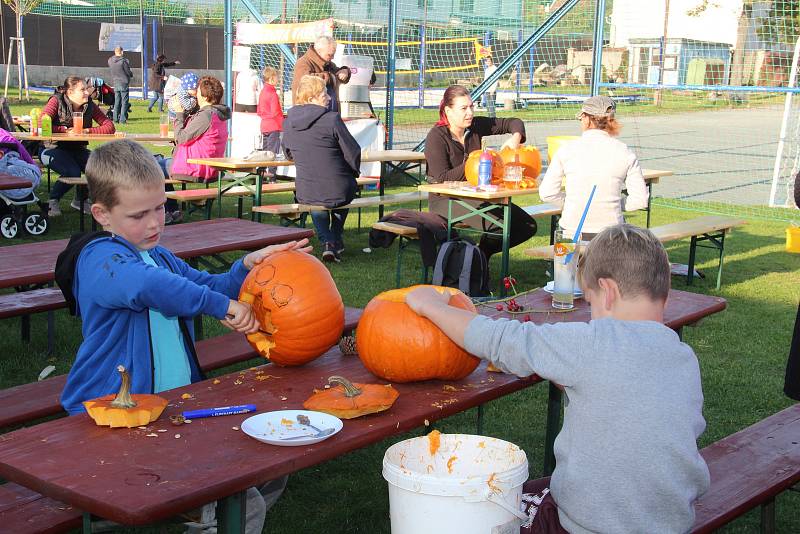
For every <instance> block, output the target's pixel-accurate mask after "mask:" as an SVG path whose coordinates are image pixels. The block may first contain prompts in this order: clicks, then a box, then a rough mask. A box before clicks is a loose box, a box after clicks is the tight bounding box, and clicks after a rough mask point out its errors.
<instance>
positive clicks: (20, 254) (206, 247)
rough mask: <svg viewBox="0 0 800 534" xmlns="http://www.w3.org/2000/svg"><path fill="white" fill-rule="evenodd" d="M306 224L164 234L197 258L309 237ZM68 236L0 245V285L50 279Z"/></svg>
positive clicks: (234, 225) (239, 223)
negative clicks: (35, 241) (291, 226)
mask: <svg viewBox="0 0 800 534" xmlns="http://www.w3.org/2000/svg"><path fill="white" fill-rule="evenodd" d="M313 234H314V232H313V231H311V230H309V229H306V228H284V227H282V226H275V225H270V224H262V223H257V222H253V221H246V220H243V219H235V218H228V219H212V220H209V221H197V222H190V223H184V224H176V225H172V226H167V227H166V228H165V229H164V235H163V237H162V238H161V245H163V246H165V247H166V248H168V249H169V250H171V251H172V252H173V253H175V254H176V255H177V256H178V257H181V258H184V259H186V258H195V257H198V256H207V255H210V254H219V253H221V252H229V251H232V250H255V249H258V248H261V247H265V246H267V245H274V244H276V243H284V242H286V241H291V240H294V239H302V238H304V237H310V236H312V235H313ZM67 243H68V240H67V239H57V240H53V241H42V242H39V243H26V244H23V245H12V246H7V247H0V288H3V287H13V286H21V285H28V284H44V283H47V282H51V281H52V280H53V277H54V276H55V267H56V258H57V257H58V254H59V253H60V252H61V251H62V250H64V247H65V246H66V245H67Z"/></svg>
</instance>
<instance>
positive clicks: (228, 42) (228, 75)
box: [219, 0, 233, 207]
mask: <svg viewBox="0 0 800 534" xmlns="http://www.w3.org/2000/svg"><path fill="white" fill-rule="evenodd" d="M224 11H225V28H224V30H223V37H222V38H223V40H224V41H225V105H226V106H228V109H233V72H232V71H231V69H232V68H233V1H232V0H225V9H224ZM230 153H231V142H230V140H229V141H228V142H227V143H225V155H226V156H228V155H230ZM219 202H220V207H222V206H221V204H222V199H221V198H220V199H219Z"/></svg>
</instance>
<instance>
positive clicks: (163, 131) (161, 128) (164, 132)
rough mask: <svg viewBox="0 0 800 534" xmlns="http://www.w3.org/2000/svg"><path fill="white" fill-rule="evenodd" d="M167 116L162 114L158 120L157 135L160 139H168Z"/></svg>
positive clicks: (168, 126)
mask: <svg viewBox="0 0 800 534" xmlns="http://www.w3.org/2000/svg"><path fill="white" fill-rule="evenodd" d="M169 130H170V123H169V115H167V114H166V113H162V114H161V116H160V117H159V120H158V133H159V135H160V136H161V137H169Z"/></svg>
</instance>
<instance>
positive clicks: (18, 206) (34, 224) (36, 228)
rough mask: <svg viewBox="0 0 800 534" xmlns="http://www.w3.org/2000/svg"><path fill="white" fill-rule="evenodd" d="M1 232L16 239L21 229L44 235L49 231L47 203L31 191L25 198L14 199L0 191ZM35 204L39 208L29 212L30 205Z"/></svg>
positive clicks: (31, 233) (9, 237)
mask: <svg viewBox="0 0 800 534" xmlns="http://www.w3.org/2000/svg"><path fill="white" fill-rule="evenodd" d="M0 201H2V202H0V234H2V235H3V237H5V238H6V239H14V238H15V237H17V236H18V235H19V232H20V229H21V228H25V231H26V232H28V233H29V234H30V235H42V234H43V233H45V232H46V231H47V204H45V203H44V202H42V201H40V200H39V197H37V196H36V193H34V192H33V191H31V192H30V193H28V196H26V197H25V198H22V199H19V200H14V199H12V198H10V197H8V196H6V195H4V194H3V192H2V191H0ZM32 204H35V205H36V206H38V208H39V210H38V211H37V212H35V213H28V206H30V205H32Z"/></svg>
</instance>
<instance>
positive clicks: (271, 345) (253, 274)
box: [239, 251, 344, 366]
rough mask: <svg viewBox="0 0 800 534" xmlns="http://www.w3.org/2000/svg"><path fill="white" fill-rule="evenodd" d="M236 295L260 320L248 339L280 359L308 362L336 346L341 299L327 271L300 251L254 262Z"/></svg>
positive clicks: (265, 353) (275, 360)
mask: <svg viewBox="0 0 800 534" xmlns="http://www.w3.org/2000/svg"><path fill="white" fill-rule="evenodd" d="M239 300H240V301H242V302H246V303H248V304H250V305H251V306H252V307H253V312H254V313H255V315H256V318H257V319H258V321H259V323H260V324H261V328H260V331H259V332H257V333H255V334H250V335H248V336H247V340H248V341H249V342H250V345H251V346H252V347H253V348H254V349H256V350H257V351H258V353H259V354H261V355H262V356H264V357H265V358H267V359H269V360H270V361H272V362H273V363H276V364H278V365H287V366H292V365H303V364H304V363H308V362H310V361H311V360H313V359H315V358H317V357H319V356H321V355H322V354H323V353H324V352H325V351H327V350H328V349H329V348H331V347H332V346H334V345H335V344H336V342H337V341H339V338H340V337H341V335H342V330H343V329H344V303H343V302H342V297H341V295H340V294H339V290H338V289H337V288H336V284H335V283H334V281H333V278H331V274H330V272H329V271H328V269H327V268H326V267H325V266H324V265H323V264H322V262H321V261H319V260H318V259H317V258H315V257H314V256H312V255H310V254H306V253H304V252H297V251H285V252H279V253H277V254H273V255H271V256H269V257H267V258H266V259H265V260H264V261H262V262H261V263H260V264H258V265H256V266H255V267H254V268H253V269H252V270H251V271H250V273H249V274H248V275H247V278H245V280H244V283H243V284H242V289H241V291H240V293H239Z"/></svg>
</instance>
